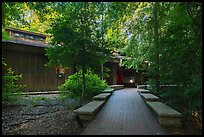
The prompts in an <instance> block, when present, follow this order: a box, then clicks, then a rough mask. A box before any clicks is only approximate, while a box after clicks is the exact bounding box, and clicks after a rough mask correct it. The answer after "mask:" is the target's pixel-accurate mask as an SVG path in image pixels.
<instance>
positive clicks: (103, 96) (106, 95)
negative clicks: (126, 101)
mask: <svg viewBox="0 0 204 137" xmlns="http://www.w3.org/2000/svg"><path fill="white" fill-rule="evenodd" d="M110 95H111V93H101V94H99V95H96V96H94V97H93V100H104V101H107V100H108V98H109V97H110Z"/></svg>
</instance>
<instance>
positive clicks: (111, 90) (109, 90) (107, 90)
mask: <svg viewBox="0 0 204 137" xmlns="http://www.w3.org/2000/svg"><path fill="white" fill-rule="evenodd" d="M113 91H114V89H113V88H109V89H105V90H103V91H102V92H101V93H111V94H112V93H113Z"/></svg>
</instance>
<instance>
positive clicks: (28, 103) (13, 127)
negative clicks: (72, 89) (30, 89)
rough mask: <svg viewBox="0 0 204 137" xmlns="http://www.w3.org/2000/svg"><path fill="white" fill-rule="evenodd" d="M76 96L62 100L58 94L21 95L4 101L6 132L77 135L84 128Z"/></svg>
mask: <svg viewBox="0 0 204 137" xmlns="http://www.w3.org/2000/svg"><path fill="white" fill-rule="evenodd" d="M77 105H79V101H77V100H74V99H67V100H63V101H62V100H60V99H59V98H58V96H57V95H40V96H39V95H35V96H30V95H29V96H27V97H25V96H24V97H22V98H21V100H19V101H16V102H14V103H12V104H8V103H5V102H4V103H3V105H2V134H3V135H78V134H80V133H81V132H82V131H83V129H84V128H82V127H80V126H79V125H78V123H77V121H76V119H75V115H74V113H73V110H74V109H75V108H76V107H77Z"/></svg>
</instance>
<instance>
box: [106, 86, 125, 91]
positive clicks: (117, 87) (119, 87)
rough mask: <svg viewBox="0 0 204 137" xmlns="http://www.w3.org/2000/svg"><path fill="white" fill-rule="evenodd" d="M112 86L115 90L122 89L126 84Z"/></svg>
mask: <svg viewBox="0 0 204 137" xmlns="http://www.w3.org/2000/svg"><path fill="white" fill-rule="evenodd" d="M109 87H110V88H113V89H114V90H120V89H123V88H124V85H109Z"/></svg>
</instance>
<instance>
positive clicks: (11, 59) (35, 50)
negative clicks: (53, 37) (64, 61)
mask: <svg viewBox="0 0 204 137" xmlns="http://www.w3.org/2000/svg"><path fill="white" fill-rule="evenodd" d="M2 54H3V57H4V58H5V62H6V63H7V64H8V67H11V68H12V70H14V71H15V74H22V75H23V78H22V79H20V80H19V81H18V83H19V84H25V85H26V88H25V89H24V91H48V90H57V86H58V85H59V84H61V83H64V81H65V79H66V78H67V77H68V76H69V75H71V74H72V71H71V70H66V72H65V77H63V78H61V79H60V78H57V75H56V73H55V68H54V67H51V68H49V67H45V66H44V65H45V64H46V63H47V62H48V58H47V57H46V56H45V51H44V48H42V47H34V46H30V45H19V44H13V43H3V48H2ZM5 70H6V69H5V68H3V73H5Z"/></svg>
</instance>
